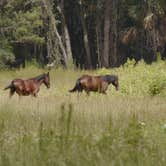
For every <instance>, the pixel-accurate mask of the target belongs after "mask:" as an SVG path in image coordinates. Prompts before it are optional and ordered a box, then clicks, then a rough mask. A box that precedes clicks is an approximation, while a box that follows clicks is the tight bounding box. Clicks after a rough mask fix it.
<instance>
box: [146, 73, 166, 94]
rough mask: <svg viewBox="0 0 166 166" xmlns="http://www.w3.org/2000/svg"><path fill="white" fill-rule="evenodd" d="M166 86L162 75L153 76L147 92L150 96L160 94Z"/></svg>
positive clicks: (165, 80)
mask: <svg viewBox="0 0 166 166" xmlns="http://www.w3.org/2000/svg"><path fill="white" fill-rule="evenodd" d="M165 88H166V79H165V78H162V77H159V76H157V77H155V78H154V79H153V81H152V82H151V84H150V85H149V94H150V95H151V96H155V95H159V94H162V92H163V91H164V90H165Z"/></svg>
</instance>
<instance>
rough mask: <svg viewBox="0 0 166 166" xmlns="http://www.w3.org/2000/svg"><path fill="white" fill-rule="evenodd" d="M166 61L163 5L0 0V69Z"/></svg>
mask: <svg viewBox="0 0 166 166" xmlns="http://www.w3.org/2000/svg"><path fill="white" fill-rule="evenodd" d="M158 56H161V58H162V59H165V58H166V1H165V0H139V1H138V0H1V1H0V68H1V69H3V68H19V67H25V66H26V64H27V63H31V62H34V63H36V64H37V65H38V66H40V67H44V66H46V65H49V66H53V67H58V66H63V67H64V68H70V66H71V65H73V64H74V66H75V67H77V68H81V69H97V68H102V67H105V68H112V67H119V66H121V65H123V64H124V63H126V61H127V59H130V60H131V59H134V60H135V63H136V64H137V62H139V61H140V60H142V59H143V60H144V61H145V62H146V63H148V64H151V63H152V62H154V61H156V60H157V57H158Z"/></svg>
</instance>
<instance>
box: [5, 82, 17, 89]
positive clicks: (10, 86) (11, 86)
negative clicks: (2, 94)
mask: <svg viewBox="0 0 166 166" xmlns="http://www.w3.org/2000/svg"><path fill="white" fill-rule="evenodd" d="M11 88H12V89H13V88H15V87H14V85H13V83H11V84H10V85H8V86H6V87H5V88H4V89H3V90H7V89H11Z"/></svg>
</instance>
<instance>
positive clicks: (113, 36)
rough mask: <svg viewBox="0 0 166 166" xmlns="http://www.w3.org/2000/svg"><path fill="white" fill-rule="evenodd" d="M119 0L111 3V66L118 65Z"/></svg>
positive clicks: (113, 0)
mask: <svg viewBox="0 0 166 166" xmlns="http://www.w3.org/2000/svg"><path fill="white" fill-rule="evenodd" d="M117 4H118V0H112V4H111V7H110V8H111V28H110V59H109V61H110V66H111V67H115V66H117V65H118V64H117V62H118V59H117V42H118V41H117V38H118V32H117V20H118V12H117V7H118V5H117Z"/></svg>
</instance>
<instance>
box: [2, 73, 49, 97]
mask: <svg viewBox="0 0 166 166" xmlns="http://www.w3.org/2000/svg"><path fill="white" fill-rule="evenodd" d="M43 83H44V85H45V86H46V87H47V88H50V76H49V72H48V73H44V74H41V75H39V76H37V77H34V78H30V79H27V80H22V79H14V80H12V82H11V83H10V85H8V86H7V87H5V88H4V90H7V89H10V93H9V97H12V96H13V95H14V93H15V92H16V93H17V94H18V95H19V96H29V95H32V96H34V97H37V93H38V92H39V90H40V86H41V84H43Z"/></svg>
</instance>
